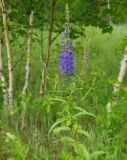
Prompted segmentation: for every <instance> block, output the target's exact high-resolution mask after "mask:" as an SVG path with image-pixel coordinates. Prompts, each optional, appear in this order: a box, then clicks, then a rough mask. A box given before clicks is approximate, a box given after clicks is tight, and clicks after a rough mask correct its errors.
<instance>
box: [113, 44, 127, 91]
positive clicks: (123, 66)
mask: <svg viewBox="0 0 127 160" xmlns="http://www.w3.org/2000/svg"><path fill="white" fill-rule="evenodd" d="M126 68H127V46H126V48H125V53H124V56H123V59H122V61H121V66H120V72H119V75H118V78H117V80H118V83H116V84H115V85H114V92H116V91H118V90H119V88H120V85H121V83H122V82H123V79H124V76H125V72H126Z"/></svg>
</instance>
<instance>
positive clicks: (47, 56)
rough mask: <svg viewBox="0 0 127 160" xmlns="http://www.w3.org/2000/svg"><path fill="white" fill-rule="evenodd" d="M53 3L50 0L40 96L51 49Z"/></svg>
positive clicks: (54, 1)
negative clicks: (46, 44)
mask: <svg viewBox="0 0 127 160" xmlns="http://www.w3.org/2000/svg"><path fill="white" fill-rule="evenodd" d="M55 5H56V0H52V3H51V14H50V21H49V32H48V46H47V49H46V59H45V62H44V63H43V64H42V78H41V82H40V96H43V95H44V87H45V79H46V72H47V67H48V63H49V56H50V49H51V37H52V27H53V16H54V9H55Z"/></svg>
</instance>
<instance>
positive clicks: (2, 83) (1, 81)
mask: <svg viewBox="0 0 127 160" xmlns="http://www.w3.org/2000/svg"><path fill="white" fill-rule="evenodd" d="M0 86H1V88H2V92H3V100H4V105H7V90H6V83H5V77H4V75H3V64H2V39H1V37H0Z"/></svg>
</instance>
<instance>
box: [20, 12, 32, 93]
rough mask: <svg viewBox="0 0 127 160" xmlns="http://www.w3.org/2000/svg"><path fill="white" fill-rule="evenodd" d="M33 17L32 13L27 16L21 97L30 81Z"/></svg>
mask: <svg viewBox="0 0 127 160" xmlns="http://www.w3.org/2000/svg"><path fill="white" fill-rule="evenodd" d="M33 16H34V12H33V11H31V13H30V16H29V30H28V40H27V51H26V53H27V55H26V56H27V61H26V66H25V71H26V74H25V83H24V87H23V93H22V94H23V96H24V95H25V94H26V91H27V89H28V85H29V79H30V55H31V43H32V32H33V28H32V25H33Z"/></svg>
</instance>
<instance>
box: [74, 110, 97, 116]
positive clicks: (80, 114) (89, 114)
mask: <svg viewBox="0 0 127 160" xmlns="http://www.w3.org/2000/svg"><path fill="white" fill-rule="evenodd" d="M74 109H76V110H78V111H81V112H79V113H77V114H76V115H75V117H79V116H82V115H87V116H92V117H94V118H96V116H95V115H94V114H92V113H89V112H87V111H86V110H84V109H82V108H80V107H74Z"/></svg>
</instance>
